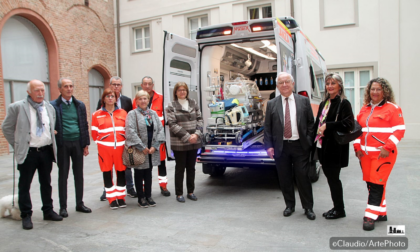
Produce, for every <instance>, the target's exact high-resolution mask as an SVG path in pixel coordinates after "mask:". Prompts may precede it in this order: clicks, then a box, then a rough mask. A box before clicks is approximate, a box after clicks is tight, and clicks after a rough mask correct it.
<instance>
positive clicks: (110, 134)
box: [92, 108, 127, 203]
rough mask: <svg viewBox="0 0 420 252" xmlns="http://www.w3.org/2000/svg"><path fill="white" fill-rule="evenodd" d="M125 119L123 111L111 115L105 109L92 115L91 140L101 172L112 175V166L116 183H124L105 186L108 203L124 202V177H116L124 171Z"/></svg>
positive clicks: (119, 110) (117, 110) (118, 110)
mask: <svg viewBox="0 0 420 252" xmlns="http://www.w3.org/2000/svg"><path fill="white" fill-rule="evenodd" d="M126 117H127V112H126V111H125V110H124V109H116V110H114V112H113V113H109V112H108V111H106V110H105V108H101V109H99V110H97V111H96V112H95V113H93V115H92V139H93V140H94V141H95V143H96V144H97V146H98V161H99V166H100V168H101V171H102V172H111V174H112V167H113V166H114V168H115V171H117V181H124V183H118V182H117V185H114V184H113V183H112V185H113V186H112V187H107V186H105V192H106V197H107V199H108V201H109V203H111V202H112V201H114V200H116V199H123V200H124V198H125V194H126V192H125V191H126V186H125V177H124V179H122V178H119V177H118V176H120V175H119V174H122V175H124V173H118V172H120V171H125V169H126V167H125V166H124V164H123V161H122V153H123V150H124V143H125V118H126ZM124 176H125V175H124ZM111 182H112V181H111ZM105 184H106V181H105Z"/></svg>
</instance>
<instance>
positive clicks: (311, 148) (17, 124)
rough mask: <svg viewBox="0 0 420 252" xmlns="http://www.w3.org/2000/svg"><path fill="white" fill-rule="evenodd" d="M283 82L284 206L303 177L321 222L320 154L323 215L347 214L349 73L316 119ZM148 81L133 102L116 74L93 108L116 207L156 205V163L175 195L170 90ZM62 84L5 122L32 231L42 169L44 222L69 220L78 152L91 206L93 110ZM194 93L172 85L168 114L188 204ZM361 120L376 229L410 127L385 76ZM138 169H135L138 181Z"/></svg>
mask: <svg viewBox="0 0 420 252" xmlns="http://www.w3.org/2000/svg"><path fill="white" fill-rule="evenodd" d="M276 82H277V88H278V90H279V91H280V94H281V95H279V96H278V97H276V98H274V99H272V100H270V101H269V102H268V103H267V110H266V117H265V124H264V144H265V148H266V150H267V155H268V156H269V157H270V158H273V159H274V160H275V164H276V169H277V172H278V177H279V182H280V187H281V190H282V193H283V196H284V200H285V204H286V208H285V210H284V211H283V215H284V216H286V217H288V216H291V215H292V214H293V212H294V211H295V205H296V200H295V193H294V181H295V182H296V185H297V188H298V191H299V196H300V200H301V203H302V207H303V208H304V209H305V215H306V216H307V218H308V219H310V220H315V218H316V215H315V213H314V211H313V205H314V200H313V195H312V185H311V180H310V178H309V168H310V163H311V162H313V160H314V159H316V158H317V159H319V161H320V163H321V164H322V169H323V171H324V174H325V176H326V178H327V181H328V185H329V187H330V191H331V198H332V201H333V208H332V209H330V210H328V211H326V212H324V213H323V217H325V218H326V219H337V218H343V217H346V212H345V208H344V199H343V187H342V183H341V180H340V172H341V168H343V167H347V166H348V163H349V144H344V145H340V144H339V143H338V142H337V140H336V139H335V137H334V134H335V133H336V132H349V131H351V130H352V129H353V127H354V123H355V121H354V115H353V111H352V107H351V104H350V102H349V101H348V100H347V99H346V96H345V94H344V85H343V80H342V79H341V77H340V76H339V75H337V74H328V75H327V76H326V77H325V95H324V97H323V101H322V102H321V104H320V105H319V110H318V113H317V115H316V117H315V120H314V116H313V112H312V107H311V103H310V101H309V99H308V98H307V97H304V96H301V95H298V94H296V93H294V92H293V91H294V85H295V83H294V79H293V76H292V75H290V74H288V73H284V72H282V73H280V74H279V75H278V77H277V80H276ZM141 87H142V90H141V91H139V92H137V94H136V95H135V98H134V100H133V101H131V99H130V98H129V97H126V96H123V95H122V94H121V89H122V79H121V78H119V77H116V76H115V77H112V78H111V80H110V88H106V89H105V90H104V92H103V94H102V97H101V99H100V101H99V102H98V108H97V109H98V110H97V111H96V112H94V113H93V115H92V126H91V133H92V139H93V140H94V141H95V142H96V144H97V146H98V162H99V166H100V169H101V171H102V172H103V181H104V192H103V195H102V196H101V197H100V199H101V200H108V202H109V206H110V208H111V209H118V208H124V207H126V206H127V205H126V203H125V196H126V195H129V196H130V197H133V198H135V197H137V198H138V205H139V206H140V207H143V208H146V207H149V206H152V207H153V206H156V202H155V201H154V200H153V198H152V197H151V190H152V168H153V167H154V166H157V167H158V180H159V185H160V189H161V194H162V195H164V196H170V192H169V191H168V189H167V178H166V175H167V172H166V163H165V159H166V148H165V144H164V143H165V133H164V120H163V112H164V108H163V96H162V95H161V94H159V93H157V92H156V91H154V90H153V87H154V82H153V79H152V78H151V77H149V76H146V77H144V78H143V79H142V84H141ZM58 88H59V90H60V93H61V95H60V96H59V97H58V99H56V100H54V101H52V102H51V103H48V102H46V101H45V100H44V95H45V86H44V83H42V82H41V81H39V80H32V81H30V82H29V83H28V88H27V93H28V97H27V98H26V99H23V100H22V101H18V102H15V103H13V104H11V105H10V106H9V108H8V111H7V115H6V118H5V120H4V122H3V124H2V129H3V134H4V136H5V137H6V139H7V141H8V142H9V144H10V145H12V146H13V148H14V155H15V157H16V161H17V163H18V167H17V168H18V170H19V172H20V176H19V185H18V189H19V192H18V195H19V199H18V203H19V208H20V211H21V217H22V226H23V228H24V229H32V228H33V224H32V221H31V215H32V203H31V197H30V192H29V190H30V186H31V183H32V179H33V176H34V173H35V171H36V170H38V175H39V176H38V177H39V182H40V187H41V198H42V205H43V206H42V211H43V213H44V220H52V221H61V220H62V219H63V217H64V218H66V217H68V212H67V180H68V174H69V170H70V159H71V162H72V170H73V175H74V181H75V190H76V211H78V212H82V213H90V212H92V211H91V209H90V208H88V207H86V206H85V205H84V202H83V157H84V156H87V155H88V154H89V149H88V148H89V145H90V138H89V128H88V122H87V114H86V107H85V105H84V104H83V102H81V101H78V100H76V98H75V97H74V96H73V90H74V85H73V82H72V81H71V80H70V79H69V78H61V79H60V80H59V81H58ZM188 95H189V90H188V86H187V84H186V83H184V82H178V83H177V84H176V85H175V87H174V90H173V101H172V102H171V103H169V104H168V106H167V108H166V111H165V117H166V123H167V125H168V127H169V132H170V140H171V149H172V150H173V153H174V156H175V162H176V164H175V194H176V200H177V201H178V202H180V203H184V202H185V198H184V191H183V181H184V173H186V187H187V195H186V196H187V198H188V199H190V200H193V201H197V196H196V195H195V194H194V189H195V183H194V181H195V163H196V156H197V151H198V149H199V148H201V146H202V139H203V119H202V116H201V112H200V108H199V105H198V104H197V102H196V101H195V100H194V99H190V98H189V97H188ZM357 122H358V123H359V124H360V125H361V127H362V132H363V134H362V135H361V136H360V137H359V138H357V139H356V140H355V141H354V150H355V153H356V156H357V158H358V159H359V160H360V165H361V167H362V171H363V180H364V181H366V183H367V187H368V191H369V197H368V203H367V207H366V210H365V216H364V218H363V229H364V230H373V229H374V225H375V222H376V221H386V220H387V214H386V200H385V188H386V184H387V180H388V177H389V175H390V173H391V170H392V168H393V166H394V164H395V161H396V157H397V154H398V151H397V144H398V142H399V141H400V140H401V138H402V137H403V136H404V132H405V125H404V119H403V116H402V111H401V108H400V107H398V106H397V105H396V104H395V101H394V95H393V92H392V88H391V85H390V84H389V82H388V81H387V80H385V79H383V78H375V79H373V80H371V81H369V83H368V84H367V86H366V91H365V95H364V105H363V107H362V109H361V110H360V112H359V114H358V115H357ZM124 146H126V147H134V148H136V149H137V150H138V151H140V152H142V153H143V154H144V155H145V161H144V163H142V164H140V165H134V166H132V167H130V166H128V167H126V166H125V165H124V164H123V159H122V155H123V150H124ZM55 161H56V162H57V165H58V168H59V172H58V174H59V179H58V185H59V199H60V211H59V214H57V213H56V212H54V210H53V202H52V188H51V171H52V162H55ZM131 169H134V180H133V176H132V170H131ZM113 170H115V173H116V182H115V183H114V181H113ZM134 186H135V188H136V190H137V192H136V190H134Z"/></svg>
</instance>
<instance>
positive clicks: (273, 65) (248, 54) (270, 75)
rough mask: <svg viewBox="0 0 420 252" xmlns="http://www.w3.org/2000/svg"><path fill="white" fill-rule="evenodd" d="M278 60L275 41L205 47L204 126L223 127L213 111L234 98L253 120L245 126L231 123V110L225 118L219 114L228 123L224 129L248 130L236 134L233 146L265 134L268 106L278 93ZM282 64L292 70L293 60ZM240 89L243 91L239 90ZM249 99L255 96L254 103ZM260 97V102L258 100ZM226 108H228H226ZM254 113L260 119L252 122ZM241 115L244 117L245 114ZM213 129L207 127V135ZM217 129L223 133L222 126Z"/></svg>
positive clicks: (202, 57) (203, 78)
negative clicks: (246, 136) (235, 127)
mask: <svg viewBox="0 0 420 252" xmlns="http://www.w3.org/2000/svg"><path fill="white" fill-rule="evenodd" d="M277 57H278V55H277V47H276V42H275V40H274V39H271V40H269V39H267V40H256V41H251V42H242V43H229V44H223V45H211V46H206V47H204V48H203V51H202V54H201V62H200V64H201V97H202V109H203V111H202V114H203V119H204V122H205V123H204V125H210V126H211V125H213V124H217V125H220V124H221V123H219V122H218V121H217V119H215V118H214V117H215V114H217V112H215V111H214V109H213V107H214V106H215V104H218V102H220V101H226V100H227V99H228V98H231V97H233V98H237V99H238V100H239V106H238V107H242V110H243V111H242V112H245V110H247V111H246V112H245V114H246V116H249V117H250V119H249V120H247V121H246V123H244V121H242V123H239V119H238V120H237V121H236V120H235V121H234V122H230V119H229V118H228V116H227V113H228V112H227V111H228V108H226V110H225V111H223V113H225V112H226V116H224V115H222V114H223V113H221V114H220V116H221V117H223V116H224V118H225V119H226V122H225V126H231V127H232V126H235V125H237V126H242V128H244V125H245V126H246V127H247V128H246V129H245V130H240V132H239V133H238V132H236V138H233V139H234V140H233V142H234V143H233V144H235V139H236V144H239V143H241V142H242V140H245V138H244V135H245V134H247V133H248V134H251V135H250V136H252V135H255V134H257V132H258V133H260V132H261V131H262V130H263V127H262V126H263V122H264V114H265V108H266V103H267V101H268V100H269V99H270V95H271V96H272V97H273V96H274V95H275V91H276V75H277ZM283 64H284V66H285V67H286V68H287V67H289V70H290V69H291V67H292V66H291V64H292V59H291V58H290V57H289V58H288V57H287V56H285V57H284V63H283ZM283 64H282V65H283ZM241 85H242V89H240V88H238V86H239V87H241ZM243 86H247V89H244V87H243ZM238 90H240V91H238ZM241 92H242V93H241ZM273 93H274V94H273ZM241 95H242V96H241ZM247 96H249V97H251V96H252V97H253V98H254V99H253V100H252V99H251V100H249V99H247V98H246V97H247ZM258 96H259V99H257V97H258ZM242 97H243V98H242ZM249 97H248V98H249ZM249 101H251V104H250V103H248V102H249ZM225 103H226V102H225ZM241 105H242V106H241ZM224 106H228V105H227V104H224ZM244 107H245V108H244ZM248 110H250V111H248ZM255 110H259V111H255ZM251 111H254V112H255V114H256V115H257V117H258V118H257V117H255V118H254V119H251V116H252V113H251ZM242 112H241V114H244V113H242ZM248 112H249V113H248ZM260 113H261V114H260ZM238 116H239V115H238ZM242 116H243V115H242ZM231 127H230V128H231ZM230 128H229V129H230ZM210 129H211V127H207V129H206V127H205V129H204V131H205V132H207V133H209V131H210V132H212V133H211V134H213V133H214V132H215V131H212V130H210ZM213 129H214V127H213ZM217 129H218V130H219V132H220V126H218V128H217ZM251 131H253V133H252V132H251ZM238 134H239V137H238ZM213 135H214V134H213ZM227 135H228V134H225V135H224V136H225V140H226V141H228V142H229V137H227ZM241 137H242V140H241V139H240V138H241ZM207 140H209V139H207ZM207 142H208V141H207Z"/></svg>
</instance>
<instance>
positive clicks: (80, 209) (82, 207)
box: [60, 205, 92, 217]
mask: <svg viewBox="0 0 420 252" xmlns="http://www.w3.org/2000/svg"><path fill="white" fill-rule="evenodd" d="M76 211H77V212H82V213H91V212H92V209H90V208H89V207H86V206H85V205H79V206H77V207H76ZM60 213H61V212H60ZM60 215H61V214H60ZM63 217H64V216H63Z"/></svg>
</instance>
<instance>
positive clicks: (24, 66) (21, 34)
mask: <svg viewBox="0 0 420 252" xmlns="http://www.w3.org/2000/svg"><path fill="white" fill-rule="evenodd" d="M1 56H2V59H1V60H2V66H3V79H4V89H5V98H6V106H8V105H9V104H10V103H13V102H15V101H19V100H22V99H24V98H25V97H26V96H27V93H26V85H27V83H28V82H29V81H30V80H33V79H38V80H41V81H42V82H44V83H45V88H46V92H45V99H46V100H49V99H50V91H49V66H48V64H49V63H48V49H47V46H46V43H45V39H44V37H43V36H42V34H41V32H40V31H39V29H38V28H37V27H36V26H35V25H34V24H33V23H32V22H31V21H29V20H28V19H26V18H24V17H21V16H13V17H11V18H9V19H8V20H7V22H6V23H5V25H4V27H3V29H2V32H1Z"/></svg>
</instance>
